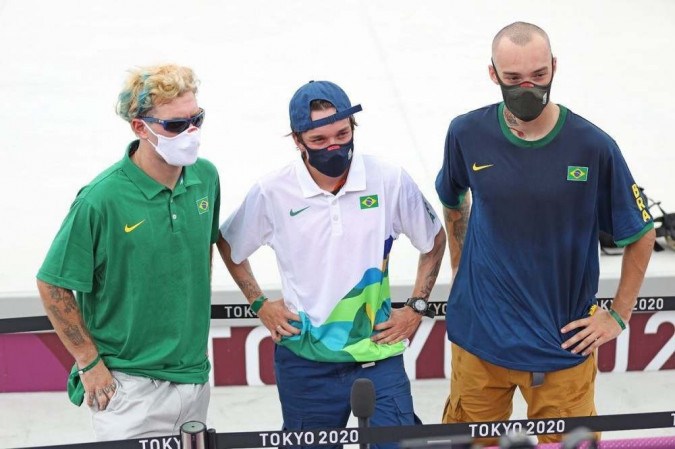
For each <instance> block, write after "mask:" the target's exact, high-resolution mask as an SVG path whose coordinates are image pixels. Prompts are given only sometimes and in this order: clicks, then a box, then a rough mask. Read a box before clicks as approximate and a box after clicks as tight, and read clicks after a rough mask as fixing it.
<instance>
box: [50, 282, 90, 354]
mask: <svg viewBox="0 0 675 449" xmlns="http://www.w3.org/2000/svg"><path fill="white" fill-rule="evenodd" d="M52 290H53V289H51V288H50V292H51V291H52ZM61 290H63V289H61ZM64 291H65V292H66V293H69V294H70V296H71V297H72V295H73V294H72V292H69V291H67V290H64ZM54 294H55V295H56V294H58V293H54ZM64 296H67V295H64ZM53 297H54V295H52V298H53ZM72 301H73V303H72V304H71V303H70V302H67V301H66V303H65V304H66V305H65V306H64V307H63V309H61V308H59V307H58V305H50V306H49V307H48V310H49V311H50V312H51V316H52V317H53V318H54V319H55V320H56V321H57V322H58V323H59V324H60V325H61V329H62V331H63V334H64V335H65V336H66V338H68V340H69V341H70V342H71V343H72V344H73V345H74V346H79V345H81V344H83V343H84V342H85V341H86V338H85V334H86V331H84V329H83V326H82V319H81V317H79V315H78V316H77V317H76V318H75V319H73V317H72V316H70V317H67V316H65V314H69V313H71V312H73V311H76V310H77V306H76V305H75V304H74V299H72ZM55 327H56V326H55Z"/></svg>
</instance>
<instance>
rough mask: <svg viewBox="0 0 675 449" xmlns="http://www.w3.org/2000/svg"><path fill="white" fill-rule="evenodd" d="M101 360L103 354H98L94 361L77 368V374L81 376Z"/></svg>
mask: <svg viewBox="0 0 675 449" xmlns="http://www.w3.org/2000/svg"><path fill="white" fill-rule="evenodd" d="M100 360H101V354H97V355H96V358H95V359H94V361H93V362H91V363H90V364H89V365H87V366H85V367H84V368H81V369H78V370H77V375H78V376H81V375H82V374H84V373H86V372H87V371H89V370H90V369H92V368H93V367H95V366H96V364H97V363H98V362H99V361H100Z"/></svg>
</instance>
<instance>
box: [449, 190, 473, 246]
mask: <svg viewBox="0 0 675 449" xmlns="http://www.w3.org/2000/svg"><path fill="white" fill-rule="evenodd" d="M470 210H471V205H470V203H469V202H468V201H464V202H463V203H462V205H461V206H460V208H459V209H449V208H447V207H446V208H443V216H444V218H445V223H446V225H449V224H450V223H452V236H450V235H448V237H454V239H455V240H456V241H457V244H458V245H459V247H460V249H461V247H462V246H464V239H465V238H466V228H467V225H468V224H469V212H470ZM448 243H451V242H448Z"/></svg>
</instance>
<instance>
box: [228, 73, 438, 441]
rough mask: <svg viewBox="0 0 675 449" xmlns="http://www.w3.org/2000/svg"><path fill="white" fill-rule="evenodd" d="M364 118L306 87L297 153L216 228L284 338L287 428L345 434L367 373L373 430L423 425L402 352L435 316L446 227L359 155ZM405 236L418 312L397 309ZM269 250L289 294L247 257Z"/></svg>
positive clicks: (249, 292)
mask: <svg viewBox="0 0 675 449" xmlns="http://www.w3.org/2000/svg"><path fill="white" fill-rule="evenodd" d="M359 111H361V105H356V106H352V105H351V103H350V101H349V98H348V97H347V95H346V94H345V92H344V91H343V90H342V89H341V88H340V87H338V86H337V85H335V84H333V83H331V82H328V81H316V82H309V83H307V84H305V85H304V86H302V87H301V88H300V89H298V91H297V92H296V93H295V95H293V98H292V99H291V102H290V107H289V112H290V119H291V130H292V137H293V140H294V141H295V145H296V146H297V148H298V149H299V150H300V157H299V158H298V159H297V160H296V161H294V162H293V163H291V164H289V165H288V166H286V167H284V168H282V169H281V170H278V171H275V172H273V173H271V174H269V175H267V176H264V177H263V178H262V179H261V180H259V181H258V182H257V183H256V184H255V185H254V186H253V188H251V190H250V191H249V193H248V195H247V196H246V198H245V199H244V202H243V203H242V205H241V206H240V207H239V209H238V210H236V211H235V212H234V213H233V214H232V215H231V216H230V217H229V218H228V219H227V220H226V221H225V222H224V223H223V224H222V226H221V227H220V232H221V238H220V239H219V241H218V248H219V250H220V253H221V256H222V257H223V260H224V261H225V264H226V266H227V268H228V270H229V271H230V273H231V274H232V277H233V278H234V280H235V281H236V282H237V284H238V285H239V287H240V288H241V290H242V292H243V293H244V295H245V296H246V298H247V299H248V301H249V303H251V308H252V309H253V311H255V312H256V313H257V314H258V317H259V318H260V320H261V321H262V323H263V324H264V325H265V327H267V329H268V330H269V332H270V334H271V336H272V338H273V339H274V341H275V342H276V347H275V373H276V381H277V387H278V390H279V396H280V400H281V407H282V412H283V419H284V428H285V429H287V430H299V429H311V428H330V427H344V426H345V425H346V424H347V420H348V418H349V414H350V405H349V397H350V389H351V386H352V383H353V382H354V380H355V379H357V378H361V377H365V378H369V379H371V380H372V381H373V383H374V385H375V389H376V394H377V401H376V408H375V413H374V415H373V416H372V418H371V424H372V425H374V426H395V425H412V424H415V423H416V422H419V420H418V419H416V416H415V413H414V411H413V404H412V396H411V394H410V382H409V381H408V377H407V375H406V373H405V370H404V367H403V357H402V352H403V350H404V349H405V347H406V343H407V340H408V338H409V337H410V336H411V335H412V333H413V332H414V331H415V329H417V326H418V325H419V323H420V320H421V319H422V316H423V315H427V316H433V314H432V313H429V311H428V310H427V307H426V300H427V299H428V298H429V294H430V292H431V289H432V287H433V286H434V283H435V281H436V276H437V275H438V271H439V266H440V264H441V259H442V257H443V252H444V251H443V250H444V245H445V232H444V231H443V228H442V227H441V223H440V221H441V220H440V219H439V218H438V217H437V215H436V214H435V212H434V211H433V209H432V208H431V206H430V205H429V203H428V202H427V201H426V200H425V198H424V196H423V195H422V193H421V192H420V190H419V188H418V187H417V185H416V184H415V183H414V182H413V180H412V179H411V178H410V176H409V175H408V174H407V173H406V172H405V171H404V170H402V169H401V168H399V167H395V166H393V165H390V164H389V163H385V162H383V161H381V160H379V159H376V158H374V157H372V156H366V155H362V154H360V153H358V152H356V153H355V152H354V138H353V133H354V127H355V125H356V122H355V120H354V117H353V114H355V113H356V112H359ZM400 234H405V235H406V236H407V237H408V238H409V239H410V241H411V242H412V244H413V245H414V246H415V247H416V248H417V249H418V250H419V251H420V260H419V266H418V271H417V279H416V282H415V286H414V289H413V291H412V295H411V298H410V299H409V300H408V302H407V304H408V305H409V306H410V307H404V308H402V309H395V310H392V308H391V299H390V292H389V278H388V269H387V267H388V263H389V252H390V250H391V246H392V243H393V241H394V240H395V239H396V238H398V236H399V235H400ZM262 245H269V246H270V247H272V249H273V250H274V251H275V253H276V257H277V264H278V266H279V271H280V275H281V282H282V294H283V298H278V299H276V300H272V299H270V300H268V299H267V297H266V296H265V295H264V294H263V292H262V290H261V289H260V287H259V286H258V283H257V282H256V280H255V277H254V276H253V273H252V271H251V268H250V265H249V262H248V260H247V258H248V257H249V256H250V255H251V254H253V253H254V252H255V251H256V250H257V249H258V248H259V247H260V246H262ZM396 446H397V445H396V444H393V443H392V444H385V445H380V446H379V447H396ZM336 447H339V446H336Z"/></svg>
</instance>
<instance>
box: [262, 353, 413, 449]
mask: <svg viewBox="0 0 675 449" xmlns="http://www.w3.org/2000/svg"><path fill="white" fill-rule="evenodd" d="M274 361H275V363H274V369H275V374H276V380H277V389H278V390H279V399H280V400H281V410H282V413H283V418H284V430H303V429H318V428H339V427H345V426H346V425H347V421H348V420H349V415H350V413H351V406H350V395H351V388H352V384H353V383H354V381H355V380H356V379H358V378H361V377H364V378H367V379H370V380H371V381H372V382H373V384H374V385H375V398H376V399H375V413H374V414H373V416H372V417H371V418H370V425H371V426H373V427H374V426H404V425H413V424H421V422H420V420H419V418H417V416H416V415H415V412H414V410H413V401H412V395H411V394H410V381H409V380H408V376H407V374H406V373H405V368H404V366H403V356H402V355H399V356H395V357H391V358H388V359H386V360H381V361H378V362H376V363H375V364H374V365H373V366H368V364H366V365H365V367H364V364H363V363H355V362H348V363H330V362H314V361H312V360H307V359H303V358H301V357H298V356H297V355H295V354H294V353H292V352H291V351H289V350H288V349H286V348H284V347H283V346H277V347H276V349H275V352H274ZM303 447H311V446H303ZM322 447H324V448H329V447H333V448H341V447H342V445H335V446H322ZM371 447H373V448H379V449H396V448H398V444H397V443H395V442H392V443H385V444H378V445H371Z"/></svg>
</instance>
